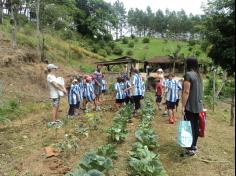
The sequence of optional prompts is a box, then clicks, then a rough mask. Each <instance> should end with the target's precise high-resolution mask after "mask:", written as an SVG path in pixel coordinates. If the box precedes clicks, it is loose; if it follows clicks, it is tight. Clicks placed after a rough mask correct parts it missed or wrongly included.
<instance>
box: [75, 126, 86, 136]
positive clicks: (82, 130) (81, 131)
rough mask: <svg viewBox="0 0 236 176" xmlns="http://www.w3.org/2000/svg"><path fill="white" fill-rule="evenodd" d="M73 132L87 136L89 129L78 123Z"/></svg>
mask: <svg viewBox="0 0 236 176" xmlns="http://www.w3.org/2000/svg"><path fill="white" fill-rule="evenodd" d="M75 133H77V134H82V135H84V136H86V137H88V134H89V129H88V128H86V127H81V126H80V125H77V126H76V127H75Z"/></svg>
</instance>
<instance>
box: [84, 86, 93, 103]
mask: <svg viewBox="0 0 236 176" xmlns="http://www.w3.org/2000/svg"><path fill="white" fill-rule="evenodd" d="M84 98H86V99H87V100H88V101H93V100H94V99H95V95H94V86H93V84H92V82H91V83H85V84H84Z"/></svg>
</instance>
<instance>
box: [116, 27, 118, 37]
mask: <svg viewBox="0 0 236 176" xmlns="http://www.w3.org/2000/svg"><path fill="white" fill-rule="evenodd" d="M118 30H119V29H118V27H116V40H118Z"/></svg>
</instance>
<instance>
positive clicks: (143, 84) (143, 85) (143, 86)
mask: <svg viewBox="0 0 236 176" xmlns="http://www.w3.org/2000/svg"><path fill="white" fill-rule="evenodd" d="M142 89H143V92H142V96H143V97H144V94H145V89H146V88H145V82H144V81H143V80H142Z"/></svg>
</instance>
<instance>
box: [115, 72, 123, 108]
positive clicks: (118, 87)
mask: <svg viewBox="0 0 236 176" xmlns="http://www.w3.org/2000/svg"><path fill="white" fill-rule="evenodd" d="M114 88H115V91H116V107H117V109H118V108H120V107H121V106H122V105H123V103H124V101H125V92H124V89H125V84H124V82H122V78H121V77H118V78H117V82H116V83H115V85H114Z"/></svg>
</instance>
